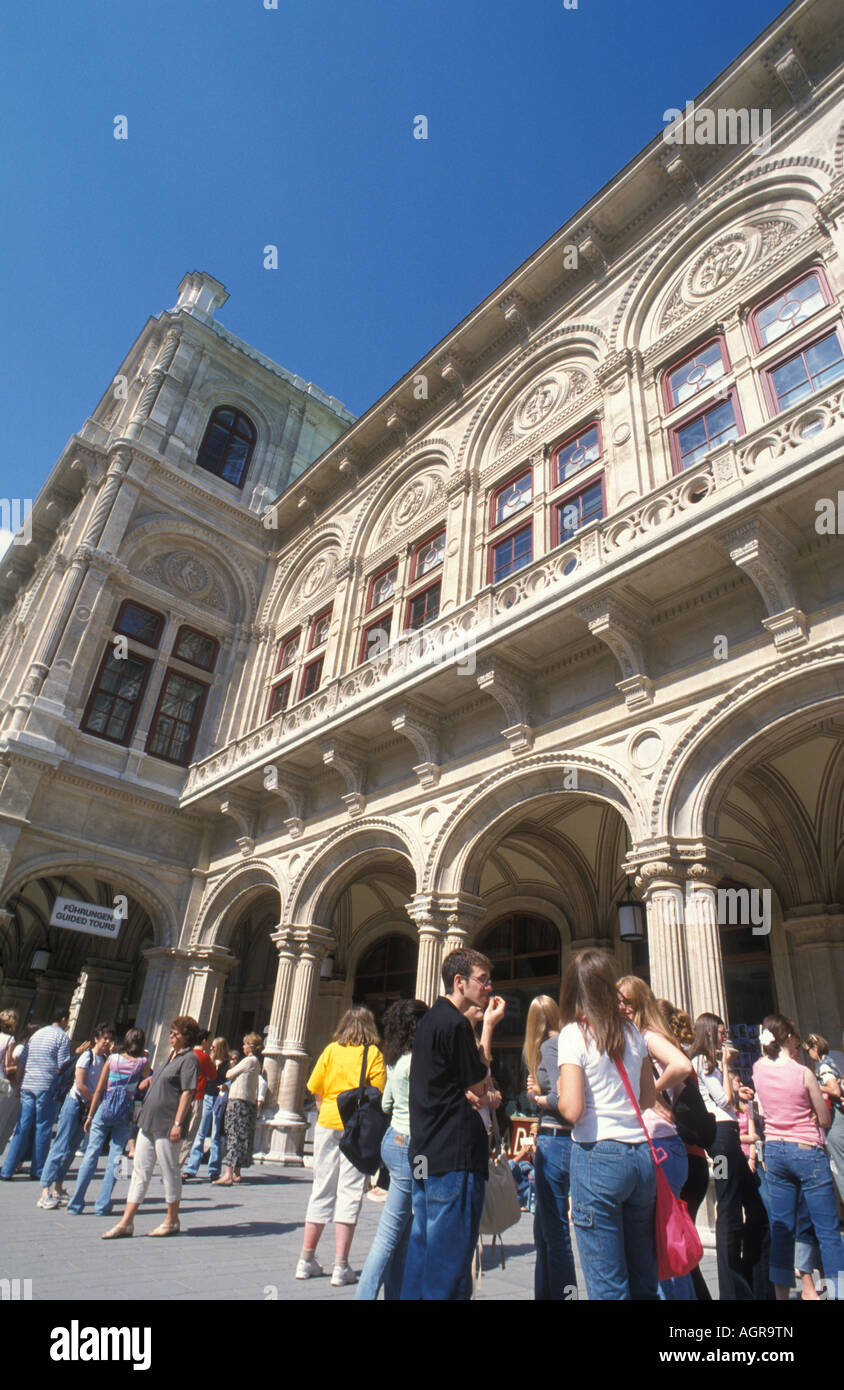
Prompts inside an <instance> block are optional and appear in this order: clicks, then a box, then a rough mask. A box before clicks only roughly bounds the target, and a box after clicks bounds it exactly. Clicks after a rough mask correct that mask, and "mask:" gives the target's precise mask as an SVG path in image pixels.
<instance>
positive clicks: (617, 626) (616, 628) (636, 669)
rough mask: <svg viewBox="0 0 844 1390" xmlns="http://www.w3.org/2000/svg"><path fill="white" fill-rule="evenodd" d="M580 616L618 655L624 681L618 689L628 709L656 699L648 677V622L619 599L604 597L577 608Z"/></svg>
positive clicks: (614, 653) (619, 684)
mask: <svg viewBox="0 0 844 1390" xmlns="http://www.w3.org/2000/svg"><path fill="white" fill-rule="evenodd" d="M577 615H578V617H579V618H582V619H583V621H584V622H585V623H586V624H587V626H588V628H589V631H590V632H591V633H592V634H593V636H595V637H600V639H601V641H602V642H605V643H606V645H607V646H608V647H609V649H610V651H611V652H612V653H613V655H614V656H615V658H616V660H617V662H618V664H619V666H620V667H621V674H622V676H623V677H624V679H623V680H621V681H618V682H617V688H618V689H619V690H620V691H621V693H622V695H623V696H624V699H625V703H626V704H627V707H628V709H639V708H642V707H644V706H646V705H649V704H651V702H652V701H653V686H652V684H651V682H650V680H649V679H648V676H647V662H646V658H645V650H644V641H643V639H644V637H645V634H646V633H647V630H648V625H647V623H646V622H644V621H643V620H642V619H641V618H639V617H638V616H637V615H636V614H635V613H633V612H632V610H631V609H629V608H628V607H627V606H626V604H623V603H621V602H620V601H619V600H618V599H616V598H612V597H609V596H607V597H604V598H598V599H595V600H593V602H591V603H587V604H585V605H584V606H583V607H582V608H578V609H577Z"/></svg>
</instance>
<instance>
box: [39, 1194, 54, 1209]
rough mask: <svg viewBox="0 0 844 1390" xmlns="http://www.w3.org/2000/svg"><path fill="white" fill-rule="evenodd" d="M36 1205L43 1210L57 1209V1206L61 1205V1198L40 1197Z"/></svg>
mask: <svg viewBox="0 0 844 1390" xmlns="http://www.w3.org/2000/svg"><path fill="white" fill-rule="evenodd" d="M35 1205H36V1206H37V1207H40V1208H41V1210H42V1211H55V1209H56V1207H57V1206H58V1205H59V1199H58V1197H53V1196H50V1197H39V1198H38V1201H37V1202H36V1203H35Z"/></svg>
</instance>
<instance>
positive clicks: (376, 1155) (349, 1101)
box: [337, 1043, 390, 1176]
mask: <svg viewBox="0 0 844 1390" xmlns="http://www.w3.org/2000/svg"><path fill="white" fill-rule="evenodd" d="M368 1052H369V1044H368V1043H367V1044H366V1045H365V1047H364V1049H363V1062H362V1063H361V1068H360V1082H359V1083H358V1085H357V1086H356V1087H355V1089H354V1090H353V1091H341V1092H340V1094H339V1096H338V1097H337V1109H338V1111H339V1114H340V1119H341V1120H342V1121H343V1137H342V1138H341V1140H340V1152H341V1154H343V1155H344V1156H345V1157H346V1158H347V1159H348V1160H349V1162H350V1163H351V1165H352V1167H353V1168H357V1170H358V1172H359V1173H368V1174H369V1175H370V1176H372V1174H373V1173H377V1172H378V1169H379V1168H380V1167H381V1140H382V1139H383V1138H384V1135H385V1134H386V1133H387V1129H388V1127H389V1124H390V1121H389V1120H388V1118H387V1116H386V1115H385V1114H384V1112H383V1110H382V1109H381V1092H380V1091H379V1090H378V1087H377V1086H367V1084H366V1058H367V1054H368Z"/></svg>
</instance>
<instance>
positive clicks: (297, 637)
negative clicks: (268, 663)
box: [275, 627, 302, 676]
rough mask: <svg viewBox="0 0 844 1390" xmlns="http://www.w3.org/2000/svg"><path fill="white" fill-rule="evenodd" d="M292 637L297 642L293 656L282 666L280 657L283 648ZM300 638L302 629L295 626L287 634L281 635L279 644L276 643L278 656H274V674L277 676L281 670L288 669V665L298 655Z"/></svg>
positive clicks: (282, 653)
mask: <svg viewBox="0 0 844 1390" xmlns="http://www.w3.org/2000/svg"><path fill="white" fill-rule="evenodd" d="M294 638H295V640H296V644H297V645H296V651H295V652H294V653H293V656H292V657H291V659H290V661H286V662H285V664H284V665H283V666H282V664H281V658H282V656H283V655H284V649H285V647H288V646H289V645H290V643H291V642H292V641H293V640H294ZM301 640H302V629H301V628H300V627H297V628H295V629H294V630H293V632H288V634H287V636H286V637H282V639H281V641H280V642H279V644H278V656H277V657H276V662H275V674H276V675H277V676H278V675H281V672H282V671H289V670H290V667H291V666H292V665H293V662H294V661H295V660H296V658H297V656H298V655H299V644H300V643H301Z"/></svg>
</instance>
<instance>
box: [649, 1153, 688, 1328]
mask: <svg viewBox="0 0 844 1390" xmlns="http://www.w3.org/2000/svg"><path fill="white" fill-rule="evenodd" d="M653 1143H654V1148H655V1149H656V1151H657V1153H659V1151H660V1149H661V1150H662V1151H663V1153H664V1154H665V1160H664V1162H663V1164H662V1171H663V1173H664V1174H665V1176H666V1178H667V1179H668V1186H669V1187H670V1188H671V1191H672V1192H673V1193H674V1196H675V1197H679V1196H680V1193H681V1192H682V1190H683V1188H684V1187H685V1185H686V1179H687V1178H688V1176H689V1155H688V1154H687V1153H686V1146H685V1144H684V1143H683V1141H682V1139H680V1138H678V1136H677V1135H676V1134H672V1135H668V1137H667V1138H664V1139H654V1141H653ZM659 1296H660V1298H662V1299H669V1300H670V1299H678V1300H680V1299H682V1300H683V1301H685V1302H687V1303H692V1302H694V1303H696V1302H697V1294H696V1293H695V1286H694V1282H693V1280H692V1276H691V1274H680V1275H678V1277H677V1278H676V1279H660V1281H659Z"/></svg>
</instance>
